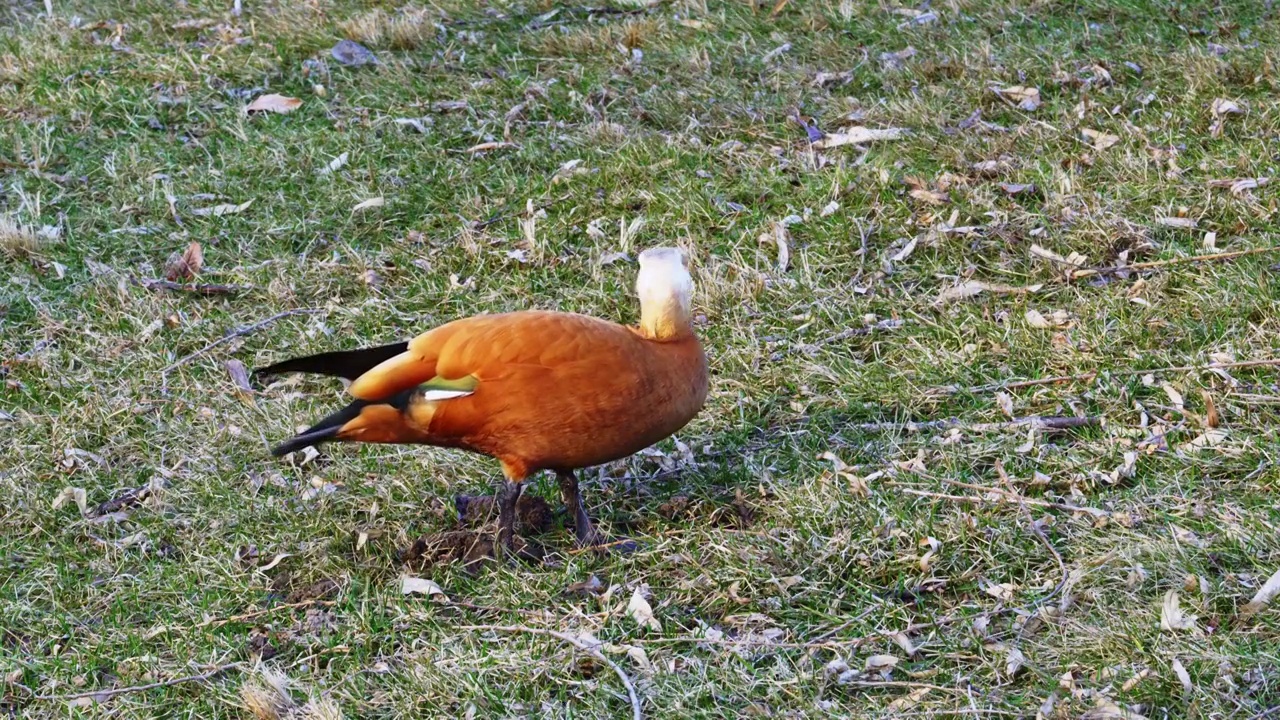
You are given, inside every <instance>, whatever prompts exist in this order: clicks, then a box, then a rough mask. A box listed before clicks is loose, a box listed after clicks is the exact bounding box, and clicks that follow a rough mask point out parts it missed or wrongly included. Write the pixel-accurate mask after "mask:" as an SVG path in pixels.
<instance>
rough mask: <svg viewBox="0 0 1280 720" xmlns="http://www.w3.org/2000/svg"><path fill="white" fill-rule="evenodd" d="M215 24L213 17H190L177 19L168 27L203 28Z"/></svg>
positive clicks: (177, 28) (178, 28)
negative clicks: (188, 18)
mask: <svg viewBox="0 0 1280 720" xmlns="http://www.w3.org/2000/svg"><path fill="white" fill-rule="evenodd" d="M217 24H218V21H217V20H214V19H213V18H192V19H191V20H179V21H178V22H176V23H174V24H172V25H170V26H169V27H171V28H173V29H174V30H203V29H205V28H207V27H212V26H214V25H217Z"/></svg>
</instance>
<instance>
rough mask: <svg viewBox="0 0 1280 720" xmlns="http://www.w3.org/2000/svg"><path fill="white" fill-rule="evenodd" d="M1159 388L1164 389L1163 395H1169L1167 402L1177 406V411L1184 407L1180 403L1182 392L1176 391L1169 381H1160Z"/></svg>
mask: <svg viewBox="0 0 1280 720" xmlns="http://www.w3.org/2000/svg"><path fill="white" fill-rule="evenodd" d="M1160 388H1161V389H1162V390H1164V394H1165V395H1167V396H1169V402H1171V403H1173V406H1174V407H1176V408H1178V410H1179V411H1182V410H1184V409H1185V408H1184V406H1183V403H1182V393H1180V392H1178V390H1177V389H1176V388H1174V387H1173V386H1172V385H1170V384H1169V383H1160Z"/></svg>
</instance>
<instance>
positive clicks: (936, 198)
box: [908, 188, 951, 205]
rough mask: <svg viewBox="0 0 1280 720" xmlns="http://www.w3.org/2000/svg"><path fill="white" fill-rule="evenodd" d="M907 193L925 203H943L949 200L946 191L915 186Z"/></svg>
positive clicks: (949, 197)
mask: <svg viewBox="0 0 1280 720" xmlns="http://www.w3.org/2000/svg"><path fill="white" fill-rule="evenodd" d="M908 195H910V196H911V197H912V198H914V199H916V200H919V201H920V202H922V203H924V204H926V205H945V204H946V203H948V202H951V196H950V195H948V194H947V193H944V192H938V191H937V190H930V189H928V188H916V189H915V190H912V191H911V192H909V193H908Z"/></svg>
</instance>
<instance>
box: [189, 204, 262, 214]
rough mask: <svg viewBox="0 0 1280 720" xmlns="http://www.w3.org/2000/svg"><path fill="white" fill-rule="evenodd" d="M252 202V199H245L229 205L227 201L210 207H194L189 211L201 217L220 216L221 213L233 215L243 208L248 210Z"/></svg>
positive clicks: (240, 211) (242, 210)
mask: <svg viewBox="0 0 1280 720" xmlns="http://www.w3.org/2000/svg"><path fill="white" fill-rule="evenodd" d="M252 204H253V201H252V200H247V201H245V202H242V203H240V204H239V205H231V204H229V203H228V204H223V205H214V206H212V207H204V208H196V209H195V210H192V211H191V214H192V215H199V216H201V217H222V216H223V215H235V214H236V213H242V212H244V211H245V210H248V209H249V206H250V205H252Z"/></svg>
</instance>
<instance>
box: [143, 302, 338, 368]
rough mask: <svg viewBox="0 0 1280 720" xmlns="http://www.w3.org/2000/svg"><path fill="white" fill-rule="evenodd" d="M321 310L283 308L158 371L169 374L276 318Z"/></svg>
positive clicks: (315, 312)
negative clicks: (282, 310)
mask: <svg viewBox="0 0 1280 720" xmlns="http://www.w3.org/2000/svg"><path fill="white" fill-rule="evenodd" d="M322 312H324V309H323V308H294V309H293V310H285V311H284V312H281V313H276V314H275V315H272V316H271V317H269V318H267V319H265V320H259V321H258V322H256V323H254V324H252V325H246V326H245V327H242V328H237V329H235V330H232V331H231V332H229V333H227V334H226V335H223V336H222V337H220V338H218V339H217V340H214V341H213V342H211V343H209V344H208V345H205V346H204V347H202V348H200V349H199V350H197V351H195V352H193V353H191V354H190V355H185V356H183V357H181V358H178V359H177V360H175V361H174V362H173V364H171V365H169V367H167V368H165V369H164V370H161V371H160V374H161V375H168V374H169V373H170V372H172V371H173V370H174V369H176V368H178V367H181V366H182V365H186V364H187V363H189V362H191V361H192V360H195V359H196V358H198V357H200V356H201V355H204V354H205V353H207V352H209V351H210V350H212V349H214V348H216V347H218V346H219V345H221V344H223V343H225V342H229V341H231V340H234V339H236V338H238V337H244V336H246V335H251V334H253V333H255V332H257V331H258V330H261V329H262V328H264V327H266V326H268V325H270V324H271V323H273V322H275V321H277V320H279V319H281V318H287V317H289V316H291V315H317V314H319V313H322Z"/></svg>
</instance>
